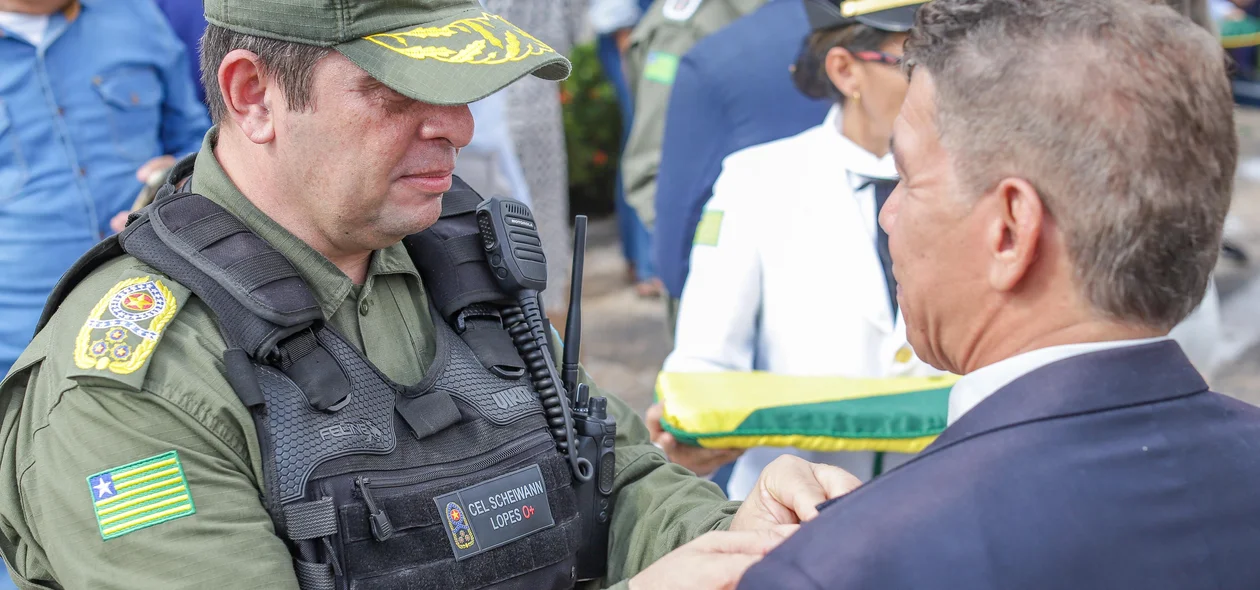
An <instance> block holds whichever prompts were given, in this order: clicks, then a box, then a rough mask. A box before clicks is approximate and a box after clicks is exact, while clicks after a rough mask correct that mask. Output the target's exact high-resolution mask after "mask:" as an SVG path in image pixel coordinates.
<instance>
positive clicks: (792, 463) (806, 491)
mask: <svg viewBox="0 0 1260 590" xmlns="http://www.w3.org/2000/svg"><path fill="white" fill-rule="evenodd" d="M860 485H862V481H861V480H859V479H858V478H856V477H854V476H853V475H851V474H849V472H847V471H845V470H843V469H841V468H839V467H835V466H833V465H822V464H819V463H810V462H809V461H806V460H804V459H802V458H800V457H796V456H794V455H783V456H781V457H779V458H778V459H775V460H774V461H772V462H771V463H770V464H769V465H766V468H765V469H763V470H762V471H761V477H759V478H757V485H756V486H755V487H754V488H753V491H752V493H750V494H748V499H746V500H744V504H743V505H742V506H740V507H739V512H736V513H735V519H734V520H732V521H731V530H733V531H737V530H755V529H764V528H769V527H774V526H778V525H784V524H798V523H802V522H808V521H810V520H813V518H814V517H815V516H818V505H819V504H822V503H823V502H826V501H827V500H830V499H832V498H836V497H839V496H843V495H845V494H847V493H849V492H851V491H853V490H855V489H857V487H858V486H860Z"/></svg>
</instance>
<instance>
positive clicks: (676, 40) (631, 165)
mask: <svg viewBox="0 0 1260 590" xmlns="http://www.w3.org/2000/svg"><path fill="white" fill-rule="evenodd" d="M765 2H766V0H656V2H654V3H653V4H652V7H651V8H649V9H648V12H647V14H645V15H643V20H641V21H639V24H638V26H636V27H635V28H634V32H633V33H632V34H631V35H630V47H629V49H627V50H626V56H625V61H624V63H625V66H624V67H625V70H626V81H627V82H628V83H629V85H630V96H632V97H634V124H633V125H632V126H631V128H630V137H629V139H627V141H626V150H625V154H624V155H623V156H622V160H621V176H622V182H623V183H624V188H625V192H626V201H627V202H628V203H630V206H631V207H634V209H635V211H637V212H638V214H639V219H642V220H643V223H644V225H646V226H648V228H651V227H652V226H653V225H654V224H655V222H656V208H655V202H656V171H657V169H658V168H659V167H660V163H661V142H662V141H663V140H664V137H665V113H666V110H667V108H668V106H669V93H670V91H671V90H672V89H673V85H674V73H675V72H676V71H677V69H678V61H679V60H681V59H682V57H683V55H685V54H686V53H687V52H688V51H690V50H691V46H692V45H695V44H696V42H697V41H699V40H700V39H703V38H704V37H706V36H708V35H711V34H713V33H715V32H717V31H718V30H719V29H721V28H722V27H725V26H726V25H728V24H730V23H731V22H732V21H734V20H735V19H737V18H739V17H741V16H744V15H745V14H748V13H750V12H752V11H753V10H756V9H757V7H759V6H761V5H762V4H765Z"/></svg>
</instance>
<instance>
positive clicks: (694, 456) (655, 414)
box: [644, 404, 744, 477]
mask: <svg viewBox="0 0 1260 590" xmlns="http://www.w3.org/2000/svg"><path fill="white" fill-rule="evenodd" d="M664 415H665V406H664V405H662V404H653V405H652V407H650V408H648V411H647V417H646V418H644V421H645V422H647V427H648V433H649V434H651V436H652V442H653V443H655V444H656V446H658V447H660V448H661V450H663V451H665V456H666V457H668V458H669V460H670V461H672V462H674V463H677V464H679V465H682V466H683V467H686V468H687V469H690V470H691V471H692V472H693V473H695V474H696V475H699V476H702V477H703V476H707V475H709V474H710V473H713V472H714V471H717V469H718V468H719V467H721V466H723V465H726V464H727V463H730V462H731V461H734V460H736V459H738V458H739V456H740V455H742V454H744V451H743V449H706V448H704V447H693V446H691V445H684V444H680V443H679V442H678V440H676V439H675V438H674V435H672V434H670V433H668V432H665V429H664V428H661V417H662V416H664Z"/></svg>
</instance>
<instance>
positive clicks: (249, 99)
mask: <svg viewBox="0 0 1260 590" xmlns="http://www.w3.org/2000/svg"><path fill="white" fill-rule="evenodd" d="M219 92H220V93H221V94H222V95H223V104H224V106H225V107H226V108H227V116H228V118H229V119H231V120H232V122H233V123H235V124H236V126H237V127H238V128H240V130H241V133H242V134H243V135H245V137H247V138H249V140H250V141H252V142H254V143H258V144H263V143H269V142H271V141H272V140H274V139H275V137H276V131H275V118H274V117H273V116H272V112H271V105H272V104H275V100H276V99H277V98H279V99H280V100H281V101H283V97H282V96H279V88H278V87H276V86H274V85H271V84H269V80H268V78H267V77H266V76H265V75H263V69H262V62H261V60H259V58H258V56H257V55H256V54H254V53H253V52H250V51H246V50H244V49H233V50H232V51H230V52H229V53H228V54H227V55H226V56H224V57H223V61H221V62H219ZM279 104H283V102H280V103H279Z"/></svg>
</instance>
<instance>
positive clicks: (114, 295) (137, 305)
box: [74, 276, 179, 375]
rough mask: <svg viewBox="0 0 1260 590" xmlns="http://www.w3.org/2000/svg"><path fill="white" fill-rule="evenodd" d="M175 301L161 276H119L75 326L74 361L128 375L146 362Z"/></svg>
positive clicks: (172, 314) (168, 320) (172, 313)
mask: <svg viewBox="0 0 1260 590" xmlns="http://www.w3.org/2000/svg"><path fill="white" fill-rule="evenodd" d="M178 306H179V302H178V301H176V299H175V295H174V294H173V293H171V290H170V289H168V288H167V287H166V285H163V284H162V281H160V280H157V279H152V278H150V277H147V276H145V277H137V278H131V279H126V280H123V281H120V282H119V283H118V284H117V285H114V288H113V289H110V290H109V292H108V293H106V294H105V296H104V297H103V298H101V300H100V302H98V303H97V304H96V307H94V308H92V312H91V313H90V314H89V315H88V318H87V321H85V322H84V323H83V327H82V328H80V329H79V336H78V338H76V339H75V342H74V364H75V365H76V366H77V367H79V368H80V369H83V370H96V371H108V372H110V373H114V374H118V375H129V374H131V373H134V372H136V370H137V369H139V368H141V367H143V366H144V364H145V362H146V361H148V360H149V357H150V356H152V354H153V349H154V348H156V347H157V343H158V339H159V338H161V336H162V331H163V330H165V329H166V326H167V325H169V324H170V323H171V319H172V318H174V317H175V312H176V310H177V309H178Z"/></svg>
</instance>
